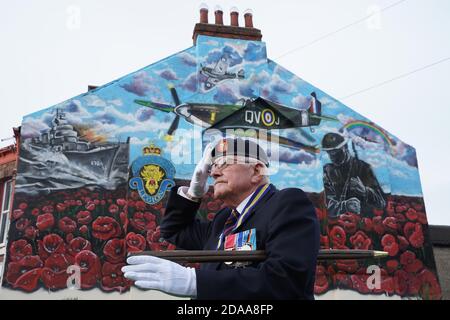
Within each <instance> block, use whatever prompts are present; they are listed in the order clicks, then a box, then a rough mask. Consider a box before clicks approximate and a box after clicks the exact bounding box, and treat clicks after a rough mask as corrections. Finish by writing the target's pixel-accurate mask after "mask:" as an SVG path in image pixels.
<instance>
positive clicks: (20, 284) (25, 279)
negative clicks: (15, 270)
mask: <svg viewBox="0 0 450 320" xmlns="http://www.w3.org/2000/svg"><path fill="white" fill-rule="evenodd" d="M41 273H42V269H41V268H36V269H32V270H30V271H27V272H25V273H24V274H22V275H21V276H20V277H19V278H18V279H17V280H16V282H15V283H14V284H13V288H14V289H17V288H19V289H22V290H24V291H26V292H33V291H34V290H35V289H36V288H37V287H38V281H39V278H40V277H41Z"/></svg>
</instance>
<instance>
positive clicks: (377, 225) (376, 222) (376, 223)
mask: <svg viewBox="0 0 450 320" xmlns="http://www.w3.org/2000/svg"><path fill="white" fill-rule="evenodd" d="M372 222H373V231H375V233H377V234H378V235H382V234H383V233H384V226H383V218H382V217H375V218H373V219H372Z"/></svg>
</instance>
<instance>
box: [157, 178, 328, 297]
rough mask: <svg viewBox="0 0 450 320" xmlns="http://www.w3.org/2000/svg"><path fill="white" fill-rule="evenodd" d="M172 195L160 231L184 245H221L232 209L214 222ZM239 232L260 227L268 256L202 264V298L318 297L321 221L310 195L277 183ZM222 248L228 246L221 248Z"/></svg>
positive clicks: (213, 247)
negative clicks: (239, 263)
mask: <svg viewBox="0 0 450 320" xmlns="http://www.w3.org/2000/svg"><path fill="white" fill-rule="evenodd" d="M177 190H178V187H174V188H172V190H171V193H170V195H169V200H168V202H167V206H166V212H165V215H164V217H163V219H162V222H161V226H160V229H161V235H162V237H163V238H165V239H166V240H167V241H169V242H171V243H173V244H174V245H176V246H177V247H178V248H180V249H185V250H216V248H217V243H218V240H219V235H220V234H221V233H222V231H223V226H224V224H225V221H226V220H227V218H228V216H229V215H230V212H231V209H229V208H224V209H222V210H220V211H219V212H217V214H216V216H215V217H214V220H213V221H210V222H202V221H199V220H198V219H196V218H195V215H196V212H197V210H198V208H199V205H200V203H197V202H193V201H190V200H188V199H186V198H184V197H182V196H180V195H178V194H177ZM248 214H249V217H248V219H247V220H246V221H245V222H244V223H243V224H242V225H241V226H240V227H239V228H238V229H237V230H236V231H235V232H234V233H238V232H242V231H244V230H248V229H252V228H256V243H257V250H265V251H266V254H267V259H266V260H265V261H263V262H256V263H253V264H252V265H249V266H247V267H245V268H232V267H229V266H228V265H226V264H224V263H203V264H202V265H201V268H200V269H199V270H196V275H197V298H198V299H310V300H312V299H314V280H315V271H316V261H317V255H318V252H319V245H320V238H319V234H320V231H319V223H318V220H317V216H316V214H315V210H314V207H313V205H312V203H311V201H310V200H309V199H308V198H307V196H306V194H305V193H304V192H303V191H302V190H300V189H295V188H288V189H283V190H276V188H275V187H273V186H272V188H271V189H270V190H269V191H268V192H267V193H266V194H265V195H264V196H263V197H262V198H261V199H260V201H259V202H258V203H257V204H256V205H255V206H254V207H253V209H252V210H251V211H250V212H249V213H248ZM221 249H223V245H222V247H221Z"/></svg>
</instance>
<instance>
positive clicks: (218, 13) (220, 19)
mask: <svg viewBox="0 0 450 320" xmlns="http://www.w3.org/2000/svg"><path fill="white" fill-rule="evenodd" d="M214 15H215V16H216V24H218V25H223V11H222V8H221V7H220V6H216V9H215V10H214Z"/></svg>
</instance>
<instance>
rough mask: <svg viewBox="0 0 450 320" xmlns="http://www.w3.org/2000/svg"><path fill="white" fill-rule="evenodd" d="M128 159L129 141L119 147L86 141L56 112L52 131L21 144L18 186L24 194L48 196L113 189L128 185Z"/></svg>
mask: <svg viewBox="0 0 450 320" xmlns="http://www.w3.org/2000/svg"><path fill="white" fill-rule="evenodd" d="M128 156H129V139H127V141H126V142H117V143H112V142H108V143H100V142H98V141H88V140H86V139H83V137H82V136H80V135H79V133H78V131H77V130H76V129H75V128H74V127H73V126H72V125H71V124H70V123H69V122H68V121H67V119H66V115H65V113H64V112H61V110H59V109H57V110H56V114H55V116H54V117H53V119H52V124H51V127H50V129H48V130H46V131H43V132H41V133H40V135H39V136H36V137H33V138H28V139H25V140H24V141H23V143H21V146H20V154H19V166H20V167H21V172H22V174H21V175H20V176H18V179H19V180H20V182H21V183H20V184H19V185H21V187H23V189H24V191H25V190H26V191H29V190H30V188H35V189H42V190H46V191H47V192H48V191H51V190H61V189H66V188H74V187H81V186H86V185H98V186H102V187H104V188H107V189H113V188H114V186H116V185H117V184H119V183H120V182H121V181H122V180H124V181H126V177H127V168H128ZM19 189H20V188H19Z"/></svg>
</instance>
